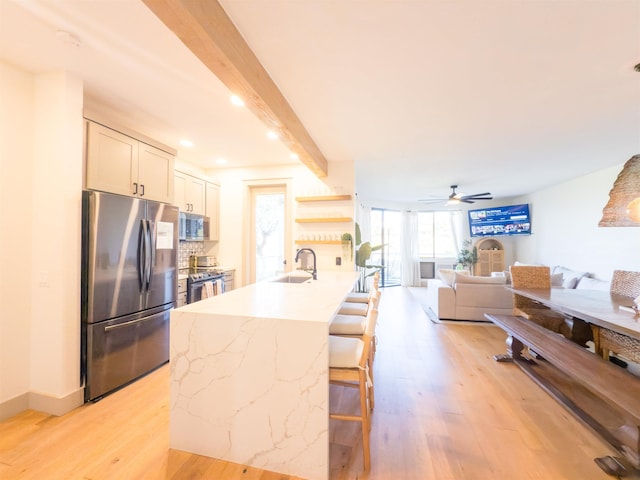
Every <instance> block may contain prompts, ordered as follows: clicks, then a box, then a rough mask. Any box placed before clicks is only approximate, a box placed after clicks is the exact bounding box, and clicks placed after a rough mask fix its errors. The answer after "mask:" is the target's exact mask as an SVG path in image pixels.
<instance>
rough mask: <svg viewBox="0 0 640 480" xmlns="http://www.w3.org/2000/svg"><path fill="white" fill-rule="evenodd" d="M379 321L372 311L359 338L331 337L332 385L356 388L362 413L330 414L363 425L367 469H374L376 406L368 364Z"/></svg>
mask: <svg viewBox="0 0 640 480" xmlns="http://www.w3.org/2000/svg"><path fill="white" fill-rule="evenodd" d="M377 321H378V309H377V308H371V309H370V310H369V311H368V313H367V316H366V328H365V333H364V335H363V337H362V339H360V338H355V337H343V336H336V335H330V336H329V383H330V385H334V386H338V387H348V388H357V389H358V394H359V413H357V412H356V413H351V412H349V413H343V412H336V411H331V409H330V412H329V417H330V418H332V419H334V420H345V421H351V422H360V424H361V432H362V455H363V464H364V470H365V471H369V470H370V468H371V447H370V443H369V432H370V430H371V414H372V405H373V382H372V379H371V367H372V366H371V365H370V364H369V358H370V355H369V353H370V349H371V345H372V338H373V332H374V331H375V328H376V323H377Z"/></svg>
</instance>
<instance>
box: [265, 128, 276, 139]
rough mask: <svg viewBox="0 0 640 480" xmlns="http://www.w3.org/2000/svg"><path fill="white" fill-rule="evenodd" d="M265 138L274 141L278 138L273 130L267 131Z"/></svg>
mask: <svg viewBox="0 0 640 480" xmlns="http://www.w3.org/2000/svg"><path fill="white" fill-rule="evenodd" d="M267 137H269V138H270V139H271V140H275V139H277V138H278V134H277V133H276V132H274V131H273V130H269V131H268V132H267Z"/></svg>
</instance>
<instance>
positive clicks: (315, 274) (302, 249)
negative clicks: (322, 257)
mask: <svg viewBox="0 0 640 480" xmlns="http://www.w3.org/2000/svg"><path fill="white" fill-rule="evenodd" d="M302 252H311V255H313V272H311V275H312V276H313V279H314V280H317V279H318V270H317V268H316V252H314V251H313V250H311V249H310V248H300V249H298V251H297V252H296V258H295V260H294V262H296V263H298V260H299V259H300V254H301V253H302Z"/></svg>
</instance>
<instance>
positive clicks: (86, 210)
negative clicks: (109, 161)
mask: <svg viewBox="0 0 640 480" xmlns="http://www.w3.org/2000/svg"><path fill="white" fill-rule="evenodd" d="M177 248H178V208H177V207H174V206H171V205H168V204H164V203H158V202H153V201H149V200H142V199H139V198H131V197H125V196H121V195H113V194H109V193H102V192H95V191H84V192H83V194H82V281H81V285H82V291H81V309H82V313H81V318H82V348H81V351H82V376H83V377H84V380H85V401H90V400H95V399H97V398H99V397H101V396H103V395H105V394H107V393H110V392H112V391H114V390H116V389H118V388H119V387H121V386H123V385H126V384H127V383H129V382H131V381H133V380H135V379H137V378H139V377H140V376H142V375H144V374H146V373H148V372H150V371H151V370H153V369H155V368H156V367H158V366H160V365H162V364H163V363H165V362H167V361H168V360H169V310H170V309H171V308H173V307H175V305H176V299H177V269H176V261H177V259H176V256H177Z"/></svg>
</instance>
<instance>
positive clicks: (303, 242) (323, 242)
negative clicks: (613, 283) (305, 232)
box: [295, 240, 342, 245]
mask: <svg viewBox="0 0 640 480" xmlns="http://www.w3.org/2000/svg"><path fill="white" fill-rule="evenodd" d="M295 244H296V245H341V244H342V242H341V241H340V240H296V241H295Z"/></svg>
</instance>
